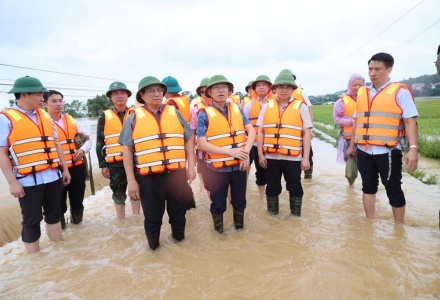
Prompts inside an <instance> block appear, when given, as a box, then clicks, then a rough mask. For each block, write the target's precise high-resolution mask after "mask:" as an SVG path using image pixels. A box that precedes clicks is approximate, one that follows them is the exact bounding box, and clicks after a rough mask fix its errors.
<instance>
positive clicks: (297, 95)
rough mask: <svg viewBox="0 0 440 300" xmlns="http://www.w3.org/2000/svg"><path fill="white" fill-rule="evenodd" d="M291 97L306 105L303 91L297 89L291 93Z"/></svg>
mask: <svg viewBox="0 0 440 300" xmlns="http://www.w3.org/2000/svg"><path fill="white" fill-rule="evenodd" d="M292 97H293V98H294V99H296V100H301V101H302V102H303V103H304V104H306V105H307V103H306V100H304V96H303V89H302V88H300V87H298V88H296V89H295V90H294V91H293V92H292Z"/></svg>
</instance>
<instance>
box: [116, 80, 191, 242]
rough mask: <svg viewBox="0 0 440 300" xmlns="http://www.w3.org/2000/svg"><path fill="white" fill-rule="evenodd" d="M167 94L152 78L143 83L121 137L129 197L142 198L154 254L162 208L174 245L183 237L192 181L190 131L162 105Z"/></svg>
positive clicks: (171, 109) (175, 113)
mask: <svg viewBox="0 0 440 300" xmlns="http://www.w3.org/2000/svg"><path fill="white" fill-rule="evenodd" d="M166 90H167V86H166V85H165V84H164V83H163V82H161V81H159V79H157V78H156V77H153V76H147V77H145V78H143V79H142V80H141V81H140V82H139V88H138V92H137V94H136V99H137V101H138V102H140V103H142V102H144V105H143V106H142V107H139V108H136V110H135V113H134V114H132V115H131V116H130V117H129V118H128V119H127V122H126V123H125V125H124V128H123V129H122V132H121V135H120V137H119V143H120V144H122V145H123V151H124V166H125V170H126V172H127V180H128V194H129V195H130V197H132V198H135V199H139V198H140V199H141V203H142V208H143V209H142V210H143V212H144V216H145V222H144V227H145V234H146V236H147V240H148V245H149V247H150V248H151V249H152V250H155V249H156V248H157V247H159V237H160V229H161V226H162V219H163V214H164V212H165V207H166V209H167V212H168V217H169V223H170V224H171V230H172V237H173V238H174V239H175V240H177V241H181V240H183V239H184V238H185V223H186V219H185V214H186V209H187V206H188V203H186V201H188V198H187V196H186V195H185V189H186V187H187V186H188V181H189V183H191V182H192V181H193V180H194V179H195V177H196V171H195V158H194V139H193V138H192V135H193V132H192V130H191V128H190V127H189V125H188V123H187V121H186V120H185V119H184V118H183V116H182V114H181V113H180V112H179V111H178V110H177V109H176V108H175V107H174V106H172V105H165V104H163V103H162V98H163V94H164V92H165V91H166ZM133 165H134V166H135V167H136V169H137V174H136V175H135V173H134V171H133Z"/></svg>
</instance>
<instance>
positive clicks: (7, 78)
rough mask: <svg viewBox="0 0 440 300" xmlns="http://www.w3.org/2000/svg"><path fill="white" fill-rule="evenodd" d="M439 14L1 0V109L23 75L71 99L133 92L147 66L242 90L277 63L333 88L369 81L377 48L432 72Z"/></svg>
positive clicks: (194, 82)
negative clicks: (216, 79) (359, 78)
mask: <svg viewBox="0 0 440 300" xmlns="http://www.w3.org/2000/svg"><path fill="white" fill-rule="evenodd" d="M439 12H440V1H439V0H424V1H421V0H414V1H409V0H370V1H349V0H346V1H345V0H331V1H329V0H307V1H305V0H302V1H299V0H290V1H289V0H271V1H260V0H252V1H247V0H243V1H241V0H222V1H199V0H192V1H191V0H189V1H185V0H180V1H177V0H167V1H149V0H139V1H134V0H125V1H112V0H110V1H107V0H106V1H98V0H95V1H83V0H75V1H48V0H38V1H36V0H35V1H13V0H10V1H9V0H0V101H1V103H2V105H1V106H0V107H5V106H8V99H12V98H13V96H11V95H8V94H6V93H5V92H7V91H9V90H10V89H11V86H10V85H11V84H13V82H14V81H15V79H17V78H18V77H21V76H25V75H30V76H34V77H37V78H39V79H40V80H41V81H42V82H43V84H44V85H45V86H47V87H50V88H57V89H59V90H60V91H61V92H62V93H64V94H65V95H66V96H65V99H66V100H67V101H68V102H70V101H72V100H73V99H79V100H82V101H86V100H87V99H89V98H93V97H94V96H95V95H97V94H103V93H105V92H106V91H107V89H108V87H109V85H110V83H111V82H112V81H113V80H121V81H123V82H125V83H126V84H127V86H128V87H129V89H130V90H131V91H132V92H133V94H135V93H136V91H137V87H138V83H139V81H140V80H141V79H142V78H143V77H145V76H150V75H152V76H156V77H158V78H159V79H161V80H162V79H163V78H164V77H166V76H174V77H176V78H177V79H178V81H179V83H180V85H181V86H182V87H183V89H184V90H189V91H195V88H196V87H197V86H198V84H199V82H200V80H201V79H202V78H204V77H210V76H212V75H215V74H223V75H225V76H226V77H227V78H228V79H229V80H230V81H231V82H232V83H234V85H235V90H236V91H241V92H243V93H244V87H245V86H246V84H247V83H248V82H249V81H250V80H253V79H255V78H256V77H257V76H258V75H261V74H265V75H268V76H269V77H270V78H271V80H272V81H273V80H274V79H275V77H276V75H277V74H278V73H279V71H280V70H282V69H285V68H288V69H291V70H292V71H293V73H294V74H295V75H296V76H297V83H299V84H300V85H301V86H302V87H303V88H304V89H305V91H306V92H307V94H308V95H320V94H326V93H333V92H336V91H340V90H343V89H345V88H346V86H347V81H348V79H349V77H350V75H351V74H352V73H360V74H361V75H363V76H364V77H365V78H366V79H367V81H368V73H367V61H368V59H369V58H370V57H371V56H372V55H373V54H375V53H377V52H388V53H391V54H392V55H393V56H394V59H395V66H394V69H393V72H392V73H391V79H392V80H395V81H399V80H403V79H408V78H410V77H417V76H419V75H424V74H434V73H436V70H435V67H434V63H433V62H434V61H435V58H436V50H437V47H438V45H439V44H440V13H439ZM5 65H11V66H19V67H25V68H33V69H40V70H48V71H54V72H60V73H71V74H77V75H83V76H90V77H99V78H90V77H83V76H72V75H66V74H58V73H51V72H44V71H39V70H30V69H23V68H17V67H9V66H5ZM100 78H104V79H100ZM5 84H6V85H5ZM67 88H73V89H81V90H71V89H67ZM83 89H84V90H85V91H82V90H83ZM133 101H134V96H132V97H131V98H130V102H129V103H133Z"/></svg>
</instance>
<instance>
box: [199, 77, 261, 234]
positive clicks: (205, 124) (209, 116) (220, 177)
mask: <svg viewBox="0 0 440 300" xmlns="http://www.w3.org/2000/svg"><path fill="white" fill-rule="evenodd" d="M233 89H234V85H233V84H232V83H231V82H229V81H228V80H227V79H226V77H225V76H223V75H214V76H212V77H211V78H210V79H209V81H208V84H207V87H206V90H205V95H206V96H207V97H209V98H211V99H212V103H211V105H210V106H207V107H205V108H204V109H202V110H201V111H200V112H199V118H198V121H197V140H198V141H199V144H200V148H201V150H203V151H204V152H205V153H206V156H205V158H206V163H207V167H208V177H209V190H210V196H211V209H210V211H211V214H212V219H213V221H214V229H215V230H216V231H217V232H219V233H222V232H223V213H224V212H225V211H226V198H227V196H228V188H229V186H230V188H231V189H230V190H231V204H232V207H233V219H234V225H235V229H237V230H238V229H243V227H244V210H245V208H246V170H247V169H248V168H249V152H250V151H251V148H252V144H253V142H254V140H255V130H254V127H253V126H252V124H251V123H250V122H249V120H248V118H247V117H246V116H245V115H244V113H243V111H242V110H241V109H240V107H239V106H238V105H237V104H235V103H229V102H227V101H226V100H227V99H228V98H229V96H230V95H231V94H232V91H233ZM246 132H247V139H246Z"/></svg>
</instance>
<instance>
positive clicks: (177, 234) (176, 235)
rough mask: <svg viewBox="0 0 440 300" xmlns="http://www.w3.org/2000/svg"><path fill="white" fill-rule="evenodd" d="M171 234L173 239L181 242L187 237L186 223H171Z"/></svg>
mask: <svg viewBox="0 0 440 300" xmlns="http://www.w3.org/2000/svg"><path fill="white" fill-rule="evenodd" d="M171 235H172V237H173V239H175V240H176V241H178V242H180V241H181V240H183V239H184V238H185V225H183V226H172V225H171Z"/></svg>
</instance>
